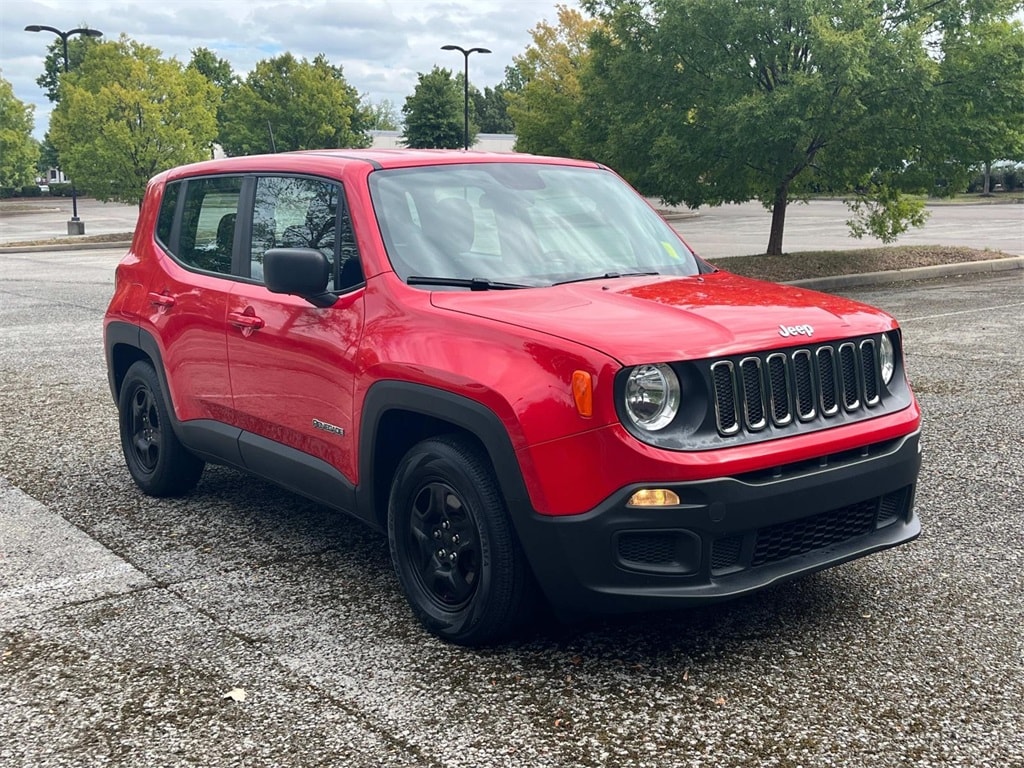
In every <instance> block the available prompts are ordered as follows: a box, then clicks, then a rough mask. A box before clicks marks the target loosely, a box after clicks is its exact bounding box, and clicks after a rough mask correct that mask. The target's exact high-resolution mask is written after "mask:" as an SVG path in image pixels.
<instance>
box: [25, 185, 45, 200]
mask: <svg viewBox="0 0 1024 768" xmlns="http://www.w3.org/2000/svg"><path fill="white" fill-rule="evenodd" d="M21 196H22V197H42V196H43V190H41V189H40V188H39V187H38V186H37V185H36V184H26V185H25V186H24V187H22V188H21Z"/></svg>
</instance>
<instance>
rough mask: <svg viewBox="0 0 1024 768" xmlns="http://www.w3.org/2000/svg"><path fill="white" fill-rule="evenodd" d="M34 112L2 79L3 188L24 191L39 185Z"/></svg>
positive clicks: (0, 149) (0, 156)
mask: <svg viewBox="0 0 1024 768" xmlns="http://www.w3.org/2000/svg"><path fill="white" fill-rule="evenodd" d="M33 110H34V107H33V106H32V105H31V104H25V103H24V102H22V101H21V100H20V99H18V97H17V96H15V95H14V88H13V87H12V86H11V84H10V83H9V82H8V81H7V80H5V79H4V78H3V77H2V76H0V187H23V186H26V185H28V184H31V183H32V182H33V181H35V173H36V164H37V163H38V161H39V144H38V142H36V140H35V139H33V138H32V128H33V125H34V121H33V119H32V112H33Z"/></svg>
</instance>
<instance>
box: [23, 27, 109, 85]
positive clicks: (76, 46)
mask: <svg viewBox="0 0 1024 768" xmlns="http://www.w3.org/2000/svg"><path fill="white" fill-rule="evenodd" d="M82 28H83V29H88V26H87V25H85V24H83V25H82ZM97 43H98V38H95V37H90V36H88V35H73V36H72V37H69V38H68V71H69V72H74V71H75V70H77V69H78V68H79V66H81V64H82V61H83V60H84V59H85V55H86V53H87V52H88V51H89V50H90V49H91V48H92V46H94V45H96V44H97ZM63 74H64V43H63V42H62V41H61V39H60V38H59V37H57V38H54V41H53V42H52V43H50V44H49V45H48V46H47V47H46V59H45V61H44V62H43V74H41V75H40V76H39V77H37V78H36V84H37V85H38V86H39V87H40V88H42V89H43V90H44V91H46V98H48V99H49V100H50V101H52V102H54V103H56V102H58V101H60V78H61V76H62V75H63Z"/></svg>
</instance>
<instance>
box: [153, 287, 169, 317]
mask: <svg viewBox="0 0 1024 768" xmlns="http://www.w3.org/2000/svg"><path fill="white" fill-rule="evenodd" d="M149 303H150V304H153V305H155V306H156V307H157V308H159V310H160V311H161V312H166V311H167V310H168V309H170V308H171V307H173V306H174V297H173V296H168V295H167V294H166V293H157V292H156V291H150V293H149Z"/></svg>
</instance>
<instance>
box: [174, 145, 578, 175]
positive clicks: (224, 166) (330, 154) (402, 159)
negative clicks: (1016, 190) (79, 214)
mask: <svg viewBox="0 0 1024 768" xmlns="http://www.w3.org/2000/svg"><path fill="white" fill-rule="evenodd" d="M350 163H366V164H367V165H369V166H372V167H373V168H375V169H385V168H409V167H416V166H426V165H454V164H462V163H542V164H545V165H575V166H585V167H590V168H594V167H598V165H597V163H593V162H587V161H584V160H571V159H566V158H558V157H544V156H540V155H528V154H522V153H508V152H477V151H473V150H470V151H468V152H467V151H464V150H461V149H458V150H456V149H310V150H302V151H298V152H280V153H277V154H273V155H246V156H243V157H226V158H222V159H217V160H206V161H203V162H200V163H193V164H192V165H185V166H180V167H178V168H174V169H172V170H171V171H170V172H169V174H168V176H169V177H170V178H177V177H180V176H192V175H196V174H201V173H202V174H207V173H241V172H247V171H271V172H273V171H280V172H291V173H303V172H306V173H314V172H316V171H319V172H320V173H324V172H331V171H333V172H340V171H341V170H342V169H343V168H344V167H345V166H347V165H348V164H350Z"/></svg>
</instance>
